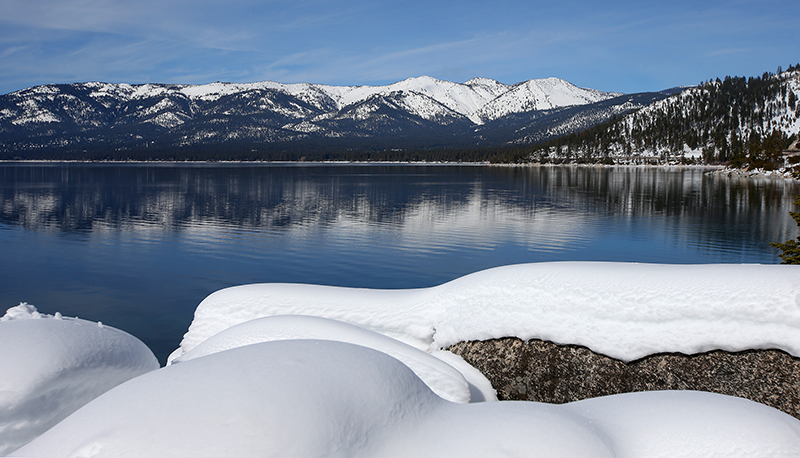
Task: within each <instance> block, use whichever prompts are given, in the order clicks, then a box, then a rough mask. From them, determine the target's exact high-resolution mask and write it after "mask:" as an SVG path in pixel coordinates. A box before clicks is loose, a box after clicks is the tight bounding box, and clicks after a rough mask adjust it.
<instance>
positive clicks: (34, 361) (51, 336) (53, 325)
mask: <svg viewBox="0 0 800 458" xmlns="http://www.w3.org/2000/svg"><path fill="white" fill-rule="evenodd" d="M158 367H159V364H158V361H157V360H156V357H155V356H154V355H153V353H152V352H151V351H150V349H149V348H147V347H146V346H145V345H144V344H143V343H142V342H141V341H140V340H138V339H136V338H135V337H133V336H131V335H130V334H127V333H125V332H122V331H120V330H118V329H114V328H111V327H108V326H103V325H102V324H101V323H93V322H90V321H85V320H79V319H77V318H63V317H61V315H60V314H58V313H56V315H54V316H53V315H45V314H41V313H39V312H38V311H37V310H36V308H35V307H34V306H32V305H30V304H26V303H22V304H20V305H18V306H16V307H12V308H10V309H9V310H8V311H7V312H6V314H5V315H4V316H3V317H2V318H0V456H2V455H5V454H6V453H8V452H10V451H12V450H14V449H16V448H18V447H20V446H22V445H24V444H25V443H27V442H29V441H30V440H32V439H34V438H35V437H36V436H38V435H39V434H41V433H43V432H44V431H46V430H48V429H49V428H50V427H52V426H53V425H55V424H56V423H58V422H59V421H61V420H62V419H64V418H65V417H67V416H68V415H69V414H71V413H72V412H74V411H76V410H77V409H78V408H80V407H81V406H83V405H85V404H86V403H88V402H89V401H91V400H92V399H94V398H96V397H97V396H99V395H100V394H102V393H104V392H106V391H108V390H109V389H111V388H113V387H115V386H117V385H119V384H120V383H122V382H124V381H126V380H129V379H131V378H133V377H136V376H138V375H140V374H143V373H145V372H148V371H152V370H155V369H158Z"/></svg>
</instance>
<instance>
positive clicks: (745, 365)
mask: <svg viewBox="0 0 800 458" xmlns="http://www.w3.org/2000/svg"><path fill="white" fill-rule="evenodd" d="M448 350H450V351H451V352H453V353H455V354H458V355H460V356H461V357H462V358H464V360H466V361H467V362H468V363H470V364H472V365H473V366H474V367H475V368H477V369H478V370H480V371H481V372H482V373H483V374H484V375H485V376H486V377H487V378H488V379H489V381H490V382H491V383H492V386H493V387H494V388H495V389H496V390H497V396H498V398H499V399H501V400H528V401H538V402H549V403H554V404H561V403H565V402H571V401H577V400H580V399H586V398H592V397H597V396H605V395H610V394H618V393H629V392H634V391H654V390H698V391H709V392H713V393H720V394H726V395H730V396H738V397H742V398H747V399H750V400H752V401H756V402H760V403H762V404H766V405H768V406H771V407H775V408H777V409H779V410H782V411H784V412H786V413H788V414H790V415H792V416H794V417H796V418H800V383H798V382H799V381H800V358H795V357H792V356H791V355H789V354H788V353H786V352H783V351H780V350H748V351H742V352H736V353H731V352H725V351H719V350H717V351H710V352H706V353H699V354H695V355H684V354H679V353H662V354H656V355H651V356H647V357H645V358H642V359H639V360H636V361H632V362H629V363H625V362H623V361H620V360H617V359H613V358H609V357H607V356H604V355H601V354H598V353H595V352H593V351H591V350H589V349H588V348H585V347H581V346H577V345H556V344H554V343H552V342H544V341H541V340H531V341H528V342H523V341H522V340H520V339H517V338H503V339H494V340H487V341H473V342H461V343H459V344H456V345H454V346H452V347H450V348H449V349H448Z"/></svg>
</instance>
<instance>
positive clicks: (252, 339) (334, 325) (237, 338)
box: [168, 315, 470, 402]
mask: <svg viewBox="0 0 800 458" xmlns="http://www.w3.org/2000/svg"><path fill="white" fill-rule="evenodd" d="M296 339H314V340H333V341H338V342H347V343H351V344H354V345H361V346H363V347H368V348H372V349H375V350H378V351H381V352H383V353H386V354H387V355H389V356H392V357H394V358H396V359H398V360H400V361H401V362H402V363H403V364H405V365H406V366H408V367H409V368H410V369H411V370H412V371H413V372H414V373H415V374H416V375H417V376H418V377H419V378H420V379H422V381H423V382H425V384H426V385H428V387H430V388H431V389H432V390H433V392H434V393H436V394H437V395H439V396H441V397H442V398H444V399H446V400H448V401H452V402H469V401H470V388H469V385H468V384H467V380H466V379H465V378H464V376H463V375H461V373H460V372H459V371H457V370H456V369H454V368H453V367H452V366H451V365H449V364H447V363H446V362H443V361H442V360H440V359H437V358H435V357H434V356H431V355H430V354H428V353H426V352H424V351H422V350H419V349H417V348H414V347H412V346H410V345H407V344H404V343H402V342H400V341H398V340H395V339H392V338H389V337H386V336H384V335H382V334H378V333H377V332H373V331H369V330H367V329H364V328H360V327H358V326H354V325H352V324H348V323H343V322H340V321H335V320H329V319H326V318H319V317H313V316H298V315H284V316H272V317H266V318H259V319H255V320H251V321H247V322H244V323H241V324H238V325H236V326H232V327H230V328H228V329H226V330H224V331H222V332H221V333H219V334H216V335H214V336H212V337H210V338H209V339H208V340H206V341H204V342H203V343H201V344H200V345H198V346H197V347H195V348H194V349H193V350H192V351H190V352H188V353H186V354H184V355H181V356H179V357H177V358H174V359H170V361H169V362H168V364H174V363H181V362H185V361H190V360H192V359H195V358H199V357H202V356H207V355H210V354H214V353H219V352H221V351H225V350H230V349H232V348H238V347H242V346H245V345H252V344H255V343H260V342H271V341H277V340H296Z"/></svg>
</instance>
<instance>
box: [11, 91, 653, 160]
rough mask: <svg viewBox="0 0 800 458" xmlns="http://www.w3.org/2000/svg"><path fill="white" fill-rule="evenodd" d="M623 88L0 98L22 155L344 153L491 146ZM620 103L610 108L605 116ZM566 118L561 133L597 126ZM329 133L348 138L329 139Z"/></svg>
mask: <svg viewBox="0 0 800 458" xmlns="http://www.w3.org/2000/svg"><path fill="white" fill-rule="evenodd" d="M622 95H623V94H620V93H613V92H603V91H599V90H595V89H587V88H580V87H577V86H575V85H573V84H571V83H569V82H567V81H565V80H563V79H560V78H553V77H551V78H543V79H531V80H527V81H523V82H519V83H516V84H512V85H507V84H504V83H501V82H499V81H496V80H493V79H489V78H482V77H477V78H472V79H470V80H468V81H466V82H465V83H454V82H450V81H444V80H439V79H436V78H432V77H429V76H421V77H412V78H407V79H405V80H402V81H398V82H395V83H392V84H388V85H384V86H330V85H322V84H311V83H292V84H286V83H279V82H274V81H262V82H255V83H222V82H214V83H209V84H201V85H187V84H155V83H145V84H138V85H133V84H127V83H104V82H87V83H72V84H51V85H42V86H35V87H31V88H27V89H23V90H20V91H15V92H12V93H9V94H5V95H2V96H0V153H4V155H5V157H8V156H11V157H23V158H24V157H27V156H30V155H31V154H34V155H36V154H38V153H43V152H47V155H58V154H62V155H67V156H68V155H70V154H75V153H79V152H83V151H89V150H91V151H95V152H100V151H104V150H105V151H126V150H127V151H133V150H137V151H138V150H144V149H148V148H154V147H155V148H158V149H159V150H161V151H166V150H169V149H170V148H173V149H174V148H191V147H209V145H217V146H218V147H220V148H221V147H223V146H224V145H229V146H231V147H232V148H237V149H240V150H243V149H249V150H251V151H261V150H265V151H266V150H275V149H278V148H280V149H282V150H291V149H293V148H294V149H298V148H301V147H302V148H306V149H307V148H311V146H309V145H316V146H314V147H317V148H320V147H321V148H326V147H328V148H341V146H342V144H345V142H344V140H346V139H350V140H352V142H350V144H346V148H348V149H367V150H380V149H387V148H392V149H410V148H416V149H431V148H458V147H493V146H502V145H514V144H522V143H526V142H527V141H528V140H526V139H529V138H533V137H531V136H530V135H528V133H526V134H525V135H521V136H518V137H514V136H513V135H512V137H510V138H502V136H500V135H497V134H495V133H493V132H495V131H503V132H506V133H513V132H516V131H521V130H525V129H530V128H531V126H532V125H533V124H536V123H541V122H542V118H543V117H545V118H546V117H548V116H553V115H555V114H557V113H558V112H559V111H561V110H566V109H573V108H575V107H591V106H594V105H596V104H598V103H600V104H602V103H606V104H607V103H608V101H609V100H615V99H617V98H619V97H620V96H622ZM638 107H640V106H636V107H633V106H629V105H624V109H626V110H627V109H634V108H638ZM619 110H620V107H617V108H616V109H609V110H608V112H607V116H612V115H613V114H614V113H616V112H619ZM593 116H595V117H596V115H593ZM605 116H606V115H603V116H601V118H603V119H605ZM594 122H596V121H594V120H593V121H592V123H594ZM526 123H527V124H526ZM570 125H571V126H572V127H570V128H566V127H563V126H562V129H560V130H564V129H566V130H567V131H571V130H570V129H572V128H575V129H581V128H586V127H588V126H589V125H591V124H586V123H581V122H572V123H571V124H570ZM526 126H527V127H526ZM510 127H513V128H510ZM556 130H558V129H556ZM560 130H559V131H560ZM537 138H538V137H537ZM332 139H340V140H341V141H340V142H339V143H335V142H334V143H332V144H331V145H332V146H325V144H324V143H325V140H332ZM537 141H538V140H537ZM303 145H305V146H303ZM215 148H216V146H215ZM43 154H44V153H43Z"/></svg>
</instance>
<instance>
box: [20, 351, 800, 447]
mask: <svg viewBox="0 0 800 458" xmlns="http://www.w3.org/2000/svg"><path fill="white" fill-rule="evenodd" d="M500 455H502V456H509V457H523V456H524V457H533V458H536V457H547V458H559V457H564V458H566V457H588V456H591V457H597V458H603V457H608V458H611V457H615V458H656V457H676V456H725V457H726V458H739V457H742V458H744V457H747V458H754V457H755V458H758V457H796V456H800V421H798V420H796V419H794V418H793V417H790V416H788V415H786V414H784V413H782V412H779V411H777V410H775V409H771V408H769V407H766V406H763V405H760V404H756V403H753V402H750V401H746V400H742V399H738V398H731V397H727V396H722V395H715V394H710V393H695V392H649V393H636V394H626V395H617V396H612V397H608V398H598V399H592V400H586V401H579V402H575V403H571V404H565V405H548V404H539V403H532V402H493V403H479V404H456V403H450V402H447V401H445V400H443V399H441V398H439V397H438V396H436V395H435V394H434V393H433V392H432V391H430V390H429V389H428V388H427V386H426V385H425V384H424V383H423V382H422V381H421V380H420V379H419V378H418V377H416V376H415V375H414V373H413V372H412V371H411V370H410V369H408V368H407V367H406V366H405V365H404V364H402V363H400V362H399V361H398V360H396V359H394V358H392V357H389V356H388V355H386V354H384V353H382V352H378V351H375V350H372V349H369V348H366V347H362V346H356V345H352V344H347V343H342V342H333V341H317V340H288V341H278V342H265V343H257V344H252V345H246V346H243V347H238V348H234V349H231V350H227V351H222V352H219V353H215V354H211V355H207V356H203V357H200V358H196V359H193V360H189V361H186V362H184V363H181V364H175V365H172V366H169V367H165V368H163V369H160V370H157V371H153V372H150V373H147V374H145V375H142V376H140V377H137V378H135V379H133V380H130V381H129V382H127V383H124V384H122V385H120V386H118V387H116V388H114V389H112V390H111V391H109V392H107V393H106V394H104V395H102V396H100V397H99V398H97V399H95V400H94V401H92V402H91V403H89V404H88V405H86V406H85V407H83V408H82V409H80V410H78V411H77V412H75V413H74V414H73V415H71V416H70V417H68V418H67V419H66V420H64V421H63V422H61V423H59V424H58V425H56V426H55V427H54V428H53V429H51V430H50V431H47V432H46V433H44V434H43V435H42V436H40V437H39V438H37V439H36V440H34V441H33V442H31V443H30V444H28V445H27V446H25V447H23V448H21V449H19V450H17V451H16V452H15V453H13V454H12V455H11V456H28V457H30V456H47V457H50V458H58V457H78V456H80V457H93V458H102V457H114V458H125V457H136V458H139V457H143V456H169V457H176V458H180V457H192V458H203V457H214V458H217V457H220V456H242V457H248V456H263V457H292V458H321V457H352V458H360V457H365V458H366V457H370V458H383V457H385V458H390V457H391V458H406V457H408V458H411V457H418V456H435V457H442V458H447V457H454V458H455V457H458V458H470V457H485V456H500Z"/></svg>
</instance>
